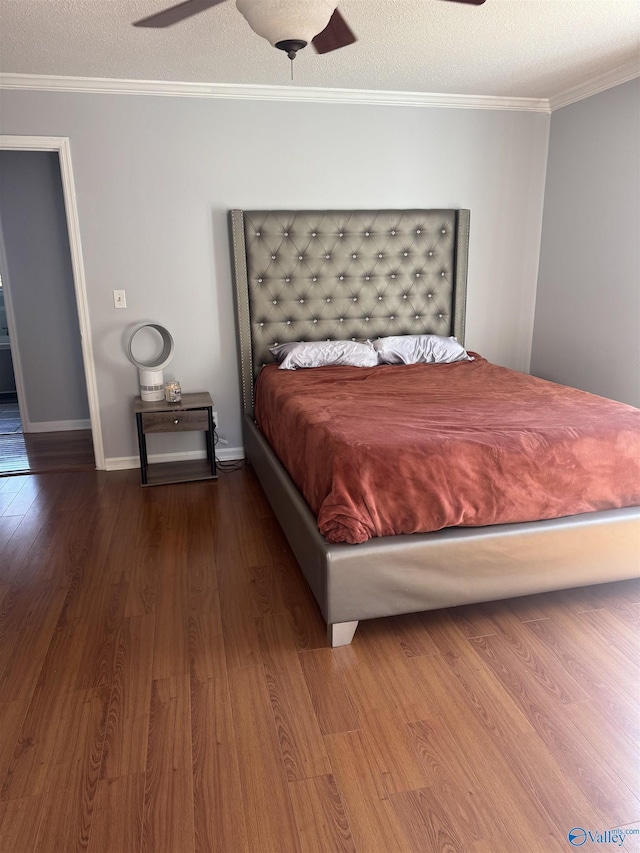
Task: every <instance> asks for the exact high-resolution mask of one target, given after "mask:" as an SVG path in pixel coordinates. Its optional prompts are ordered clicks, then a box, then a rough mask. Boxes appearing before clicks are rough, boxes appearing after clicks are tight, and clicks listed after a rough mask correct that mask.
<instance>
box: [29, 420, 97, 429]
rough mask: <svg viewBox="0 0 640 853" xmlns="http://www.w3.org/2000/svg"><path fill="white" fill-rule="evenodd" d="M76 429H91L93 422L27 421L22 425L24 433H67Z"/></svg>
mask: <svg viewBox="0 0 640 853" xmlns="http://www.w3.org/2000/svg"><path fill="white" fill-rule="evenodd" d="M75 429H91V421H90V420H82V421H36V422H35V423H33V422H32V421H27V422H26V423H23V424H22V431H23V432H67V431H70V430H75Z"/></svg>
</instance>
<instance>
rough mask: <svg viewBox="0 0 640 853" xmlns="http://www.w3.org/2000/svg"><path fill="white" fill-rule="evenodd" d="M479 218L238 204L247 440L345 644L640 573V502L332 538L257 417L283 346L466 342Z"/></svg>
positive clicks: (335, 639)
mask: <svg viewBox="0 0 640 853" xmlns="http://www.w3.org/2000/svg"><path fill="white" fill-rule="evenodd" d="M469 222H470V214H469V211H467V210H381V211H241V210H233V211H231V212H230V236H231V249H232V258H233V272H234V286H235V294H236V317H237V330H238V343H239V364H240V377H241V384H242V394H243V407H244V419H243V437H244V446H245V452H246V454H247V457H248V459H249V461H250V462H251V464H252V465H253V467H254V469H255V471H256V474H257V476H258V478H259V480H260V483H261V485H262V487H263V489H264V491H265V493H266V495H267V497H268V499H269V501H270V503H271V505H272V507H273V509H274V512H275V514H276V517H277V518H278V521H279V522H280V524H281V526H282V528H283V530H284V532H285V535H286V537H287V539H288V541H289V544H290V546H291V548H292V550H293V553H294V554H295V556H296V559H297V561H298V563H299V564H300V567H301V570H302V571H303V573H304V575H305V577H306V579H307V581H308V583H309V585H310V587H311V589H312V591H313V594H314V596H315V598H316V600H317V602H318V605H319V607H320V610H321V612H322V615H323V617H324V619H325V620H326V622H327V626H328V638H329V642H330V643H331V645H333V646H336V645H344V644H348V643H350V642H351V640H352V638H353V636H354V633H355V630H356V627H357V624H358V621H359V620H361V619H370V618H376V617H380V616H391V615H397V614H402V613H410V612H416V611H423V610H431V609H436V608H442V607H451V606H455V605H462V604H468V603H474V602H480V601H488V600H495V599H502V598H509V597H513V596H519V595H527V594H531V593H536V592H546V591H551V590H555V589H562V588H567V587H572V586H583V585H587V584H595V583H601V582H607V581H615V580H623V579H627V578H631V577H635V576H637V574H638V562H639V545H640V508H638V507H637V506H623V507H619V508H616V509H602V510H595V511H587V512H585V511H582V510H581V511H580V512H579V514H574V515H569V516H566V515H565V516H563V517H560V518H547V519H544V520H536V521H522V522H518V521H515V522H514V521H511V522H510V523H500V524H491V525H483V526H464V527H460V526H456V527H445V528H444V529H438V530H435V531H432V532H427V533H407V534H400V535H382V536H380V535H374V536H373V538H369V539H367V541H363V542H361V543H360V544H346V543H342V542H338V543H333V542H330V541H328V539H327V538H325V536H323V535H322V534H321V533H320V530H319V528H318V521H317V519H316V516H315V515H314V513H313V512H312V511H311V509H310V507H309V503H308V501H307V500H306V499H305V498H304V497H303V496H302V494H301V492H300V491H299V489H298V488H297V487H296V484H295V483H294V481H293V479H292V477H291V476H290V474H289V473H288V472H287V470H286V469H285V467H284V466H283V465H282V464H281V462H280V460H279V458H278V456H277V455H276V453H275V452H274V450H273V449H272V448H271V446H270V444H269V442H268V441H267V440H266V438H265V435H264V434H263V432H262V431H261V430H260V429H259V428H258V426H257V424H256V421H255V390H256V382H257V380H258V377H259V376H260V373H261V371H262V369H263V367H264V366H265V365H268V364H269V362H271V361H272V356H271V353H270V350H269V347H270V346H273V345H274V344H278V343H287V342H291V341H299V340H307V341H323V340H329V339H330V340H347V341H348V340H362V339H373V338H375V337H384V336H388V335H407V334H423V333H426V334H437V335H453V336H455V337H456V338H457V339H458V341H460V342H461V343H463V342H464V328H465V310H466V279H467V256H468V243H469ZM269 369H270V370H271V371H272V372H273V368H269ZM280 372H281V373H282V372H283V371H280ZM265 375H266V371H265Z"/></svg>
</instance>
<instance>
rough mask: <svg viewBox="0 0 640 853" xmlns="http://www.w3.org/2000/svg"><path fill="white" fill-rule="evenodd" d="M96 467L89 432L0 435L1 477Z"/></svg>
mask: <svg viewBox="0 0 640 853" xmlns="http://www.w3.org/2000/svg"><path fill="white" fill-rule="evenodd" d="M95 467H96V463H95V457H94V452H93V439H92V436H91V430H88V429H83V430H70V431H65V432H39V433H38V432H32V433H22V432H16V433H12V434H4V435H0V476H2V475H6V474H23V473H27V472H30V473H43V472H45V471H93V470H94V469H95Z"/></svg>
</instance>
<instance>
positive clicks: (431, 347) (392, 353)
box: [373, 335, 473, 364]
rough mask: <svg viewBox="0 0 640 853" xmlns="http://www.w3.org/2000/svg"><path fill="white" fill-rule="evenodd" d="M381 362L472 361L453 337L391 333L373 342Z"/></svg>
mask: <svg viewBox="0 0 640 853" xmlns="http://www.w3.org/2000/svg"><path fill="white" fill-rule="evenodd" d="M373 346H374V349H375V350H376V352H377V353H378V358H379V360H380V363H381V364H450V363H451V362H454V361H473V356H470V355H469V354H468V353H467V351H466V350H465V348H464V347H463V346H462V344H459V343H458V341H457V340H456V339H455V338H445V337H443V336H442V335H392V336H390V337H388V338H378V339H377V340H375V341H374V342H373Z"/></svg>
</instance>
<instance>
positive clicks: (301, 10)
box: [134, 0, 485, 67]
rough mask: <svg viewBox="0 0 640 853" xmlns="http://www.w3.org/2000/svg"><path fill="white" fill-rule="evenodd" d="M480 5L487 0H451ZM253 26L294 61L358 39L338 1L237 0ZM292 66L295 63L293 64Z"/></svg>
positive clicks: (211, 2) (175, 16)
mask: <svg viewBox="0 0 640 853" xmlns="http://www.w3.org/2000/svg"><path fill="white" fill-rule="evenodd" d="M224 2H226V0H184V2H182V3H178V5H177V6H170V7H169V8H168V9H164V10H163V11H162V12H157V13H156V14H154V15H149V17H147V18H142V19H141V20H140V21H136V22H135V23H134V26H135V27H170V26H171V25H172V24H177V23H179V22H180V21H183V20H185V18H190V17H191V16H192V15H197V14H199V13H200V12H204V11H205V10H206V9H210V8H211V7H212V6H217V5H218V4H219V3H224ZM452 2H454V3H468V4H471V5H472V6H480V5H482V3H484V2H485V0H452ZM236 6H237V8H238V11H239V12H240V13H241V14H242V15H243V16H244V17H245V18H246V20H247V23H248V24H249V26H250V27H251V29H252V30H253V31H254V32H255V33H257V34H258V35H259V36H262V37H263V38H265V39H267V41H268V42H270V43H271V44H272V45H273V46H274V47H277V48H279V50H284V51H285V53H286V54H287V56H288V57H289V59H291V60H293V59H294V58H295V56H296V53H297V52H298V51H299V50H302V48H303V47H306V46H307V45H308V44H309V42H311V43H312V44H313V46H314V48H315V50H316V52H317V53H329V52H330V51H332V50H337V49H338V48H340V47H346V46H347V45H349V44H353V43H354V42H355V41H356V40H357V39H356V36H355V35H354V34H353V32H352V31H351V29H350V27H349V25H348V24H347V22H346V21H345V19H344V18H343V17H342V15H341V14H340V12H339V11H338V9H337V4H336V2H335V0H236ZM292 67H293V66H292Z"/></svg>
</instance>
